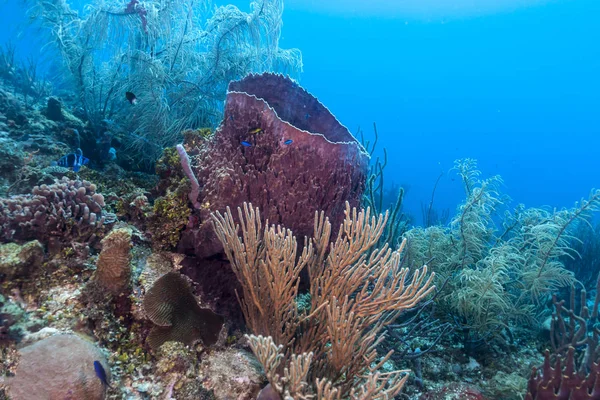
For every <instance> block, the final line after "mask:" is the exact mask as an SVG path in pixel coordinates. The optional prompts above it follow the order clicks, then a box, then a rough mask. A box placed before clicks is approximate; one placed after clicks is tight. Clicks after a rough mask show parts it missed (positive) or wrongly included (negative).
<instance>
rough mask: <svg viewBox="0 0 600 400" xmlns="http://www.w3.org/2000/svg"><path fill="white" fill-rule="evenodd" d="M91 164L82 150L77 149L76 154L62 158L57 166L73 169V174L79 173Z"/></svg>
mask: <svg viewBox="0 0 600 400" xmlns="http://www.w3.org/2000/svg"><path fill="white" fill-rule="evenodd" d="M89 162H90V160H89V158H87V157H84V156H83V152H82V151H81V149H77V151H75V153H71V154H67V155H66V156H62V157H61V158H60V159H59V160H58V161H57V162H56V165H58V166H60V167H65V168H73V172H79V170H80V169H81V167H82V166H84V165H87V164H88V163H89Z"/></svg>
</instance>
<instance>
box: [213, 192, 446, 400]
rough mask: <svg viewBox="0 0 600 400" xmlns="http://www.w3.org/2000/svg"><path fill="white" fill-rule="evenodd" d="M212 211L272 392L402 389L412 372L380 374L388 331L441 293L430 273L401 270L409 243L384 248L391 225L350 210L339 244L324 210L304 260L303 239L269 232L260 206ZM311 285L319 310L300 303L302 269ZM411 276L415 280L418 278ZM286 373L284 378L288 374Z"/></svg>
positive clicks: (374, 394)
mask: <svg viewBox="0 0 600 400" xmlns="http://www.w3.org/2000/svg"><path fill="white" fill-rule="evenodd" d="M238 216H239V220H240V225H241V228H242V237H240V236H239V235H238V230H239V227H240V225H236V224H235V222H234V221H233V217H232V213H231V211H230V210H229V209H228V211H227V212H226V213H225V214H224V215H221V214H220V213H217V214H213V224H214V227H215V231H216V233H217V235H218V237H219V239H220V240H221V242H222V243H223V246H224V248H225V253H226V255H227V257H228V259H229V261H230V262H231V265H232V268H233V270H234V272H235V273H236V276H237V278H238V280H239V281H240V283H241V285H242V288H243V297H242V298H240V299H239V300H240V304H241V306H242V310H243V312H244V317H245V319H246V323H247V325H248V327H249V328H250V330H251V331H252V333H253V334H254V335H257V336H250V337H249V340H250V344H251V347H252V348H253V350H254V352H255V354H256V355H257V357H258V359H259V361H261V363H262V364H263V367H264V368H265V372H266V375H267V379H268V380H269V382H270V384H271V386H272V387H273V388H275V390H276V391H277V392H278V393H279V394H280V395H282V396H285V397H288V398H289V397H291V398H298V399H302V398H310V396H311V395H312V394H317V397H318V398H331V399H334V398H346V397H347V396H355V395H356V396H359V398H372V399H384V398H389V397H393V396H395V395H396V394H398V393H399V392H400V390H401V389H402V387H403V385H404V383H405V382H406V379H407V378H408V375H407V372H408V371H392V372H387V373H382V372H380V371H379V370H380V368H381V367H382V365H383V364H384V363H385V362H386V361H387V360H388V359H389V357H390V353H388V354H387V355H386V356H384V357H383V358H379V356H378V354H377V350H376V348H377V346H378V345H379V344H380V343H381V341H382V340H383V335H381V330H382V329H383V328H384V327H385V326H386V325H388V324H389V323H391V322H393V321H394V319H395V318H397V317H398V316H399V314H400V313H401V312H402V311H404V310H407V309H410V308H412V307H414V306H415V305H416V304H417V303H418V302H419V301H421V300H422V299H423V298H425V297H426V296H427V295H428V294H429V293H430V292H431V291H432V290H433V289H434V286H432V281H433V277H434V274H428V273H427V267H426V266H425V267H423V268H422V269H420V270H415V271H412V272H411V271H409V270H408V269H407V268H401V266H400V265H401V257H402V252H403V250H404V247H405V245H406V242H403V243H402V246H401V247H400V248H399V249H398V250H396V251H392V250H391V249H390V248H389V247H388V246H387V244H386V245H384V246H383V247H382V248H381V249H377V248H374V247H373V246H374V245H375V244H376V243H377V242H378V240H379V238H380V236H381V235H382V233H383V230H384V227H385V224H386V222H387V218H388V216H387V214H386V216H385V217H384V216H383V215H379V217H375V216H371V215H370V210H369V209H367V210H363V211H360V212H358V211H357V210H356V209H352V208H351V207H350V205H349V204H348V203H346V211H345V219H344V221H343V224H342V225H341V227H340V231H339V233H338V236H337V239H336V240H335V241H334V242H332V243H331V242H330V238H331V224H330V223H329V220H328V219H326V218H325V216H324V213H322V212H321V213H316V214H315V218H314V236H313V238H312V239H311V240H309V241H308V242H307V243H305V246H304V248H302V249H301V254H299V255H297V249H298V246H297V242H296V238H295V237H294V236H293V235H292V232H291V231H290V230H286V229H285V228H282V227H281V226H267V227H265V229H264V230H263V229H262V223H261V218H260V213H259V211H258V208H257V209H254V208H253V207H252V205H248V204H244V209H243V211H242V209H240V208H238ZM304 268H306V269H307V270H308V275H309V279H310V296H311V306H310V308H309V309H308V310H306V311H304V312H300V311H299V310H298V308H297V306H296V302H295V300H296V298H297V296H298V290H299V283H300V272H301V271H302V270H303V269H304ZM411 275H412V276H411ZM282 373H283V374H282Z"/></svg>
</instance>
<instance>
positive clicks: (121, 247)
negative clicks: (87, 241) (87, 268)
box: [96, 228, 132, 296]
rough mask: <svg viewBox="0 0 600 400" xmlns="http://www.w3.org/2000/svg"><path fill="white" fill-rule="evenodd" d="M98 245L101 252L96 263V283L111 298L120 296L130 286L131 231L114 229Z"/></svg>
mask: <svg viewBox="0 0 600 400" xmlns="http://www.w3.org/2000/svg"><path fill="white" fill-rule="evenodd" d="M100 244H101V245H102V251H101V252H100V255H99V256H98V261H96V281H97V282H98V284H99V285H100V286H101V287H102V288H104V289H106V290H107V291H108V292H109V293H111V294H112V295H113V296H120V295H121V294H123V293H124V292H126V291H127V289H128V288H130V285H131V282H130V281H131V266H130V265H129V263H130V261H131V253H130V251H131V247H132V243H131V230H130V229H127V228H120V229H114V230H112V231H110V233H109V234H108V235H106V237H105V238H104V239H102V241H101V242H100Z"/></svg>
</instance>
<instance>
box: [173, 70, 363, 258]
mask: <svg viewBox="0 0 600 400" xmlns="http://www.w3.org/2000/svg"><path fill="white" fill-rule="evenodd" d="M248 145H249V146H248ZM188 153H190V154H191V155H195V157H193V158H194V159H195V160H196V165H195V168H194V169H195V172H196V174H195V175H196V177H197V178H198V181H199V182H200V186H201V188H202V189H201V191H200V198H199V199H198V202H199V203H200V204H201V207H200V210H199V211H198V213H197V215H198V220H199V221H198V223H197V224H194V225H193V226H191V227H189V228H187V229H186V231H185V232H184V235H183V236H182V240H181V244H180V247H179V248H180V250H182V251H186V252H190V251H193V252H194V253H195V254H196V255H197V256H198V257H199V258H205V257H209V256H213V255H215V254H218V253H220V252H221V251H222V246H221V244H220V243H219V241H218V239H217V238H216V237H215V234H214V232H213V231H212V227H211V222H210V213H211V212H212V211H224V210H225V208H226V207H227V206H233V207H237V206H239V205H241V204H242V203H243V202H245V201H246V202H252V203H253V204H254V205H255V206H257V207H259V208H260V209H261V210H262V212H263V215H264V217H265V218H266V219H268V220H269V221H270V222H272V223H276V224H283V225H285V226H286V227H288V228H289V229H292V230H293V231H294V233H295V234H296V235H298V236H299V237H303V236H307V235H310V234H311V233H312V220H313V217H314V213H315V211H317V210H323V211H324V212H325V213H326V214H327V215H328V216H329V218H330V220H331V222H332V224H333V225H334V226H338V225H339V224H340V223H341V221H342V220H343V211H344V202H345V201H349V202H350V204H351V206H358V205H359V204H360V201H361V198H362V194H363V190H364V188H365V179H366V175H367V168H368V162H369V155H368V154H367V153H366V152H365V151H364V148H363V147H362V146H361V144H360V143H359V142H357V141H356V139H355V138H354V137H353V136H352V135H351V134H350V132H349V131H348V129H346V128H345V127H344V126H343V125H341V124H340V123H339V122H338V121H337V119H336V118H335V117H334V116H333V115H332V114H331V113H330V112H329V110H328V109H327V108H326V107H325V106H323V105H322V104H321V103H320V102H319V101H318V100H317V99H316V98H315V97H313V96H312V95H311V94H310V93H308V92H306V91H305V90H304V89H302V88H301V87H300V86H299V85H298V84H297V83H295V82H294V81H292V80H290V79H288V78H285V77H283V76H281V75H275V74H267V73H266V74H262V75H250V76H248V77H246V78H244V79H243V80H241V81H237V82H232V83H231V84H230V86H229V92H228V94H227V100H226V104H225V116H224V119H223V122H222V123H221V126H220V127H219V128H218V129H217V131H216V132H215V135H214V137H212V138H211V139H209V140H208V141H207V142H206V145H205V146H202V147H201V148H200V149H188Z"/></svg>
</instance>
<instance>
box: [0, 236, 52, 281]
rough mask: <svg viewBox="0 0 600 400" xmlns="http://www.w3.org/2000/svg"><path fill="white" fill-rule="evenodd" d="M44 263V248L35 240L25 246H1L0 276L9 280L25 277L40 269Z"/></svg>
mask: <svg viewBox="0 0 600 400" xmlns="http://www.w3.org/2000/svg"><path fill="white" fill-rule="evenodd" d="M42 261H44V247H43V246H42V244H41V243H40V242H38V241H37V240H34V241H32V242H29V243H25V244H23V245H19V244H16V243H6V244H0V275H5V276H6V277H7V278H12V277H15V276H23V275H26V274H28V273H30V272H31V271H33V270H35V269H36V268H38V267H39V266H40V265H41V264H42Z"/></svg>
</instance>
